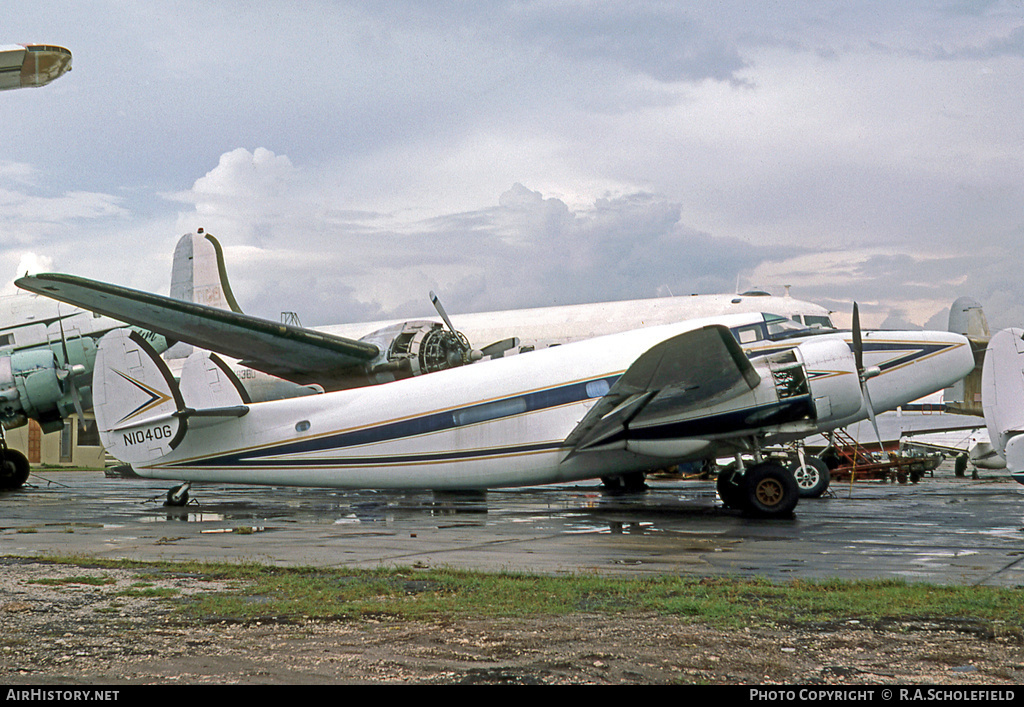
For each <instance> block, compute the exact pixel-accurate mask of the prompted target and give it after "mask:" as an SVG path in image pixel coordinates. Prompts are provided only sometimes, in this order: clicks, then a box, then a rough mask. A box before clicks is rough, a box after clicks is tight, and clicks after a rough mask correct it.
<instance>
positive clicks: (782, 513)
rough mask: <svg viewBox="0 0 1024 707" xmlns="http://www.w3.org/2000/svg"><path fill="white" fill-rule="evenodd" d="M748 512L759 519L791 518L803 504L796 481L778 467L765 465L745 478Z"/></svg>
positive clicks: (748, 470) (754, 469) (750, 470)
mask: <svg viewBox="0 0 1024 707" xmlns="http://www.w3.org/2000/svg"><path fill="white" fill-rule="evenodd" d="M743 486H744V489H745V491H746V493H745V495H744V498H745V500H746V508H745V510H746V511H747V512H748V513H750V514H751V515H754V516H757V517H758V518H788V517H790V516H791V515H792V514H793V509H794V508H796V504H797V503H799V501H800V489H799V487H798V486H797V485H796V479H795V478H793V475H792V474H791V473H789V470H788V469H784V468H783V467H781V466H779V465H778V464H772V463H764V464H758V465H757V466H755V467H752V468H750V469H747V473H746V474H744V483H743Z"/></svg>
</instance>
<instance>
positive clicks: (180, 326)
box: [16, 273, 379, 390]
mask: <svg viewBox="0 0 1024 707" xmlns="http://www.w3.org/2000/svg"><path fill="white" fill-rule="evenodd" d="M16 284H17V285H18V287H21V288H22V289H25V290H29V291H30V292H36V293H38V294H41V295H46V296H47V297H52V298H53V299H56V300H60V301H62V302H68V303H69V304H74V305H76V306H79V307H82V308H84V309H88V310H90V311H93V312H97V313H99V314H103V315H106V316H108V317H113V318H114V319H118V320H120V321H123V322H127V323H128V324H134V325H135V326H139V327H142V328H144V329H148V330H149V331H153V332H156V333H158V334H163V335H164V336H166V337H169V338H172V339H176V340H178V341H185V342H188V343H190V344H192V345H194V346H198V347H200V348H203V349H208V350H210V351H216V352H217V353H220V354H224V355H226V356H231V357H232V358H237V359H240V360H241V362H242V363H243V364H244V365H246V366H249V367H250V368H255V369H257V370H260V371H264V372H265V373H269V374H271V375H274V376H278V377H280V378H284V379H286V380H290V381H293V382H295V383H299V384H301V385H310V384H319V385H322V386H323V387H324V388H325V389H326V390H333V389H337V388H344V387H351V385H352V383H351V380H352V376H353V375H354V374H359V373H361V372H362V371H363V370H364V369H365V367H366V364H367V363H369V362H370V361H372V360H373V359H374V358H376V357H377V355H378V353H379V350H378V348H377V346H375V345H374V344H370V343H367V342H363V341H355V340H352V339H346V338H344V337H340V336H332V335H330V334H324V333H322V332H318V331H313V330H311V329H305V328H302V327H296V326H289V325H286V324H280V323H278V322H274V321H270V320H267V319H261V318H259V317H253V316H251V315H247V314H241V313H238V312H231V311H226V310H222V309H217V308H214V307H207V306H204V305H200V304H194V303H192V302H183V301H181V300H176V299H171V298H170V297H162V296H160V295H154V294H151V293H148V292H142V291H139V290H132V289H129V288H127V287H119V286H117V285H111V284H107V283H104V282H97V281H95V280H88V279H85V278H81V277H75V276H73V275H63V274H54V273H46V274H40V275H35V276H31V277H23V278H20V279H19V280H17V282H16ZM346 381H347V382H346ZM363 384H365V380H364V381H363Z"/></svg>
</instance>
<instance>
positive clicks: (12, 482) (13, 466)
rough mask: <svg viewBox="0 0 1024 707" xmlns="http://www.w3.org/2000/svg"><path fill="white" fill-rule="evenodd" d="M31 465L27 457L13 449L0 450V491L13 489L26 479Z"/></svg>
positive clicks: (23, 483)
mask: <svg viewBox="0 0 1024 707" xmlns="http://www.w3.org/2000/svg"><path fill="white" fill-rule="evenodd" d="M30 472H31V467H30V466H29V463H28V458H27V457H26V456H25V455H24V454H22V453H21V452H19V451H17V450H14V449H5V450H3V452H0V491H13V490H14V489H18V488H21V487H22V486H24V485H25V482H26V481H28V475H29V473H30Z"/></svg>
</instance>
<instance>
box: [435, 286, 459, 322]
mask: <svg viewBox="0 0 1024 707" xmlns="http://www.w3.org/2000/svg"><path fill="white" fill-rule="evenodd" d="M430 301H431V302H432V303H433V305H434V309H436V310H437V313H438V314H439V315H441V319H442V320H443V321H444V323H445V326H447V327H448V330H449V331H455V327H453V326H452V320H451V319H449V318H448V313H447V312H445V311H444V307H443V306H442V305H441V300H439V299H438V298H437V295H435V294H434V291H433V290H431V291H430Z"/></svg>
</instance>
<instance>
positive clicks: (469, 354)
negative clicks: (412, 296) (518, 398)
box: [430, 290, 484, 364]
mask: <svg viewBox="0 0 1024 707" xmlns="http://www.w3.org/2000/svg"><path fill="white" fill-rule="evenodd" d="M430 301H431V303H432V304H433V305H434V309H436V310H437V313H438V315H440V317H441V320H442V321H443V322H444V325H445V326H446V327H448V331H449V332H451V333H452V335H453V336H454V337H455V338H456V339H458V340H459V341H460V342H462V344H463V346H459V347H458V348H461V349H462V351H461V357H462V361H461V363H470V362H472V361H479V360H480V359H481V358H483V357H484V354H483V353H482V352H481V351H479V350H478V349H474V348H473V347H472V345H471V344H470V343H469V339H467V338H466V335H465V334H463V333H462V332H461V331H458V330H456V329H455V327H453V326H452V320H451V319H449V318H448V313H447V312H446V311H444V305H442V304H441V300H440V299H439V298H438V296H437V295H436V294H434V291H433V290H431V291H430ZM452 353H453V354H454V353H455V352H454V351H453V352H452ZM452 363H453V364H455V362H454V361H453V362H452Z"/></svg>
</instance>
